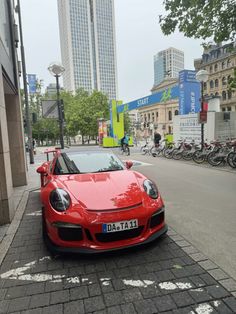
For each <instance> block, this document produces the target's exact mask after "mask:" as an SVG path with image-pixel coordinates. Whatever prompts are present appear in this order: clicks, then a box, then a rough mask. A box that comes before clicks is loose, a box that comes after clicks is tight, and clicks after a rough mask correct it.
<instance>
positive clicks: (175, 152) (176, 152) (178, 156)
mask: <svg viewBox="0 0 236 314" xmlns="http://www.w3.org/2000/svg"><path fill="white" fill-rule="evenodd" d="M182 155H183V151H181V150H179V149H178V148H176V149H174V150H173V154H172V157H173V159H175V160H180V159H181V158H182Z"/></svg>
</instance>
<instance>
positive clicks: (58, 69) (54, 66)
mask: <svg viewBox="0 0 236 314" xmlns="http://www.w3.org/2000/svg"><path fill="white" fill-rule="evenodd" d="M48 70H49V72H50V73H51V74H52V75H53V76H55V78H56V86H57V107H58V117H59V128H60V144H61V149H64V138H63V116H62V108H61V101H60V87H59V77H60V76H61V75H62V73H63V72H64V71H65V68H64V67H63V65H62V64H60V63H59V62H53V63H51V64H50V65H49V67H48Z"/></svg>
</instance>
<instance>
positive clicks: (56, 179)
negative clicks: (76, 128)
mask: <svg viewBox="0 0 236 314" xmlns="http://www.w3.org/2000/svg"><path fill="white" fill-rule="evenodd" d="M51 152H53V154H54V156H53V158H52V160H51V161H50V160H49V158H47V160H48V161H47V162H45V163H43V164H42V165H41V166H40V167H39V168H38V169H37V172H38V173H40V175H41V201H42V205H43V207H42V223H43V236H44V240H45V242H46V245H47V247H48V248H49V250H50V251H52V252H54V253H63V252H78V253H98V252H104V251H111V250H117V249H121V248H126V247H131V246H137V245H140V244H144V243H148V242H151V241H153V240H155V239H157V238H158V237H160V236H161V235H163V234H164V233H166V231H167V226H166V224H165V218H164V217H165V215H164V203H163V200H162V198H161V195H160V193H159V191H158V189H157V187H156V185H155V183H154V182H152V181H151V180H149V179H147V178H146V177H145V176H144V175H142V174H141V173H139V172H137V171H132V170H130V168H131V167H132V165H133V163H132V161H126V162H124V163H123V162H122V161H121V160H120V159H119V158H118V157H117V156H116V155H115V154H113V153H112V152H107V151H102V152H100V151H90V152H87V151H86V152H85V151H81V152H64V151H60V150H55V151H51ZM48 153H49V152H48Z"/></svg>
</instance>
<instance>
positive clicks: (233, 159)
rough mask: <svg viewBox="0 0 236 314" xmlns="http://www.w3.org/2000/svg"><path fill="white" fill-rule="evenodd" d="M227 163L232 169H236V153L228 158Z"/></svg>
mask: <svg viewBox="0 0 236 314" xmlns="http://www.w3.org/2000/svg"><path fill="white" fill-rule="evenodd" d="M227 163H228V164H229V165H230V167H231V168H236V153H235V152H231V153H229V154H228V156H227Z"/></svg>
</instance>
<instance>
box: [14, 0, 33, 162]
mask: <svg viewBox="0 0 236 314" xmlns="http://www.w3.org/2000/svg"><path fill="white" fill-rule="evenodd" d="M17 12H18V16H19V28H20V42H21V59H22V60H21V61H22V74H23V83H24V94H25V116H26V125H27V133H28V143H29V159H30V164H34V149H33V144H32V128H31V123H30V109H29V97H28V88H27V78H26V65H25V49H24V44H23V32H22V23H21V10H20V0H18V7H17Z"/></svg>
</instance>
